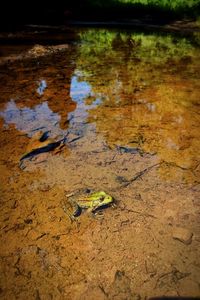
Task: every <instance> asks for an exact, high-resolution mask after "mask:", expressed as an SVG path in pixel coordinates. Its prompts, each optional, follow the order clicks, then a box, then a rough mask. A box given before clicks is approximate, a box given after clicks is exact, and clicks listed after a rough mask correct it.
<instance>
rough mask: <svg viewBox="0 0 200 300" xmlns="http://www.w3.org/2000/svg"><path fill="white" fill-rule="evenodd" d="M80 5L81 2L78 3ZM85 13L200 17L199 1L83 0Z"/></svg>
mask: <svg viewBox="0 0 200 300" xmlns="http://www.w3.org/2000/svg"><path fill="white" fill-rule="evenodd" d="M80 3H81V2H80ZM81 7H82V9H83V10H85V12H87V10H88V11H89V12H90V13H91V11H93V12H94V13H95V14H97V15H98V14H99V15H101V16H104V17H106V16H107V15H109V14H110V16H111V14H112V15H113V16H114V15H116V16H117V17H120V16H122V17H126V16H127V17H131V16H134V17H135V16H137V15H138V14H139V15H138V16H139V17H140V16H141V15H142V14H149V15H157V16H158V17H159V14H161V16H160V17H163V16H164V15H165V16H166V17H167V18H169V17H172V18H173V17H185V16H192V17H197V16H199V15H200V0H85V1H83V2H82V3H81Z"/></svg>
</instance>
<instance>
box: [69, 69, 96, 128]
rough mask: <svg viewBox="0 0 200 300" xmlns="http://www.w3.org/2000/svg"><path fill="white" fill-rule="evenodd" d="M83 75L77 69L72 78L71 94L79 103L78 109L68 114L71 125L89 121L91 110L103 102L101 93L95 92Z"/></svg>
mask: <svg viewBox="0 0 200 300" xmlns="http://www.w3.org/2000/svg"><path fill="white" fill-rule="evenodd" d="M83 77H84V75H83V74H82V72H81V71H79V70H76V71H75V72H74V75H73V76H72V80H71V85H70V96H71V98H72V100H73V101H75V102H76V103H77V106H76V109H75V110H74V111H73V112H71V113H69V115H68V120H69V123H70V126H71V127H73V126H76V125H77V124H78V123H79V124H84V123H87V117H88V115H89V113H88V112H89V110H91V109H94V108H95V107H97V106H98V105H100V103H101V95H98V94H95V93H93V91H92V87H91V85H90V84H89V83H88V82H87V81H85V80H82V78H83Z"/></svg>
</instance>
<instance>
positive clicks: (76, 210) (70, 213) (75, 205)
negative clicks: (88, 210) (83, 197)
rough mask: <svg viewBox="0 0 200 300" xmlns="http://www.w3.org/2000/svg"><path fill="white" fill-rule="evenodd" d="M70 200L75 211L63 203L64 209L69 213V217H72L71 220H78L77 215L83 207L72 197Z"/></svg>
mask: <svg viewBox="0 0 200 300" xmlns="http://www.w3.org/2000/svg"><path fill="white" fill-rule="evenodd" d="M68 202H69V203H70V204H71V206H72V209H73V211H72V212H70V210H69V209H67V208H66V206H65V205H63V210H64V212H65V213H66V214H67V215H68V217H69V218H70V220H71V221H76V216H77V215H78V213H79V212H80V209H81V208H80V207H79V206H78V204H77V203H76V202H75V201H73V200H72V199H68Z"/></svg>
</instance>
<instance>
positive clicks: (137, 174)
mask: <svg viewBox="0 0 200 300" xmlns="http://www.w3.org/2000/svg"><path fill="white" fill-rule="evenodd" d="M159 165H161V163H157V164H154V165H152V166H150V167H148V168H145V169H144V170H142V171H140V172H138V173H136V175H135V176H134V177H133V178H132V179H130V180H129V181H128V182H125V183H124V184H122V187H127V186H128V185H129V184H131V183H132V182H133V181H135V180H137V179H138V178H141V177H142V176H143V175H144V174H145V173H146V172H148V171H150V170H151V169H153V168H154V167H157V166H159Z"/></svg>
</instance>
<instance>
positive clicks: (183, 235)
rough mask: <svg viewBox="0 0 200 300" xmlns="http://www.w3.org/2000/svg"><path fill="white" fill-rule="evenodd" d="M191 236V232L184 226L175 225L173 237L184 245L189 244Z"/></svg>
mask: <svg viewBox="0 0 200 300" xmlns="http://www.w3.org/2000/svg"><path fill="white" fill-rule="evenodd" d="M192 236H193V233H192V232H191V231H190V230H188V229H186V228H181V227H176V228H174V230H173V239H175V240H178V241H180V242H182V243H184V244H185V245H189V244H191V242H192Z"/></svg>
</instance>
